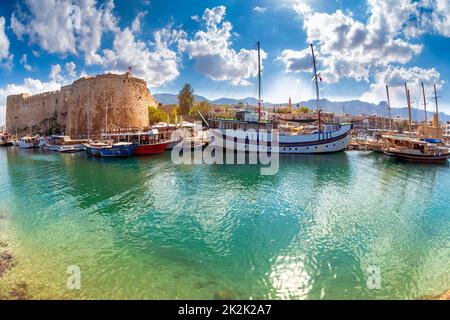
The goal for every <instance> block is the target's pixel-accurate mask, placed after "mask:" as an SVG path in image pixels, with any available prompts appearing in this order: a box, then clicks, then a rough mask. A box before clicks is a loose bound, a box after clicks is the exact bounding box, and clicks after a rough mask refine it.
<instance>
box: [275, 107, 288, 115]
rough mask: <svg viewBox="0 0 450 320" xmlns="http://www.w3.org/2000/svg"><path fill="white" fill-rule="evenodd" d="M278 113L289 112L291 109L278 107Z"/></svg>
mask: <svg viewBox="0 0 450 320" xmlns="http://www.w3.org/2000/svg"><path fill="white" fill-rule="evenodd" d="M276 113H278V114H286V113H289V109H288V108H281V109H277V111H276Z"/></svg>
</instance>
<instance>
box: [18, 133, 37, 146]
mask: <svg viewBox="0 0 450 320" xmlns="http://www.w3.org/2000/svg"><path fill="white" fill-rule="evenodd" d="M18 146H19V148H20V149H33V148H36V147H37V146H38V137H30V136H25V137H22V138H20V139H19V142H18Z"/></svg>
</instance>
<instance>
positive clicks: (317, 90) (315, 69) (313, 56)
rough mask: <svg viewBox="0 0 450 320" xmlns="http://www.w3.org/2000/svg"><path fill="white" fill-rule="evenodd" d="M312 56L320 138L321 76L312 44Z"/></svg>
mask: <svg viewBox="0 0 450 320" xmlns="http://www.w3.org/2000/svg"><path fill="white" fill-rule="evenodd" d="M311 55H312V59H313V66H314V82H315V84H316V110H317V112H318V118H319V119H318V120H319V123H318V125H317V126H318V131H319V136H320V109H319V99H320V96H319V79H318V78H319V75H318V74H317V66H316V56H315V55H314V46H313V44H312V43H311Z"/></svg>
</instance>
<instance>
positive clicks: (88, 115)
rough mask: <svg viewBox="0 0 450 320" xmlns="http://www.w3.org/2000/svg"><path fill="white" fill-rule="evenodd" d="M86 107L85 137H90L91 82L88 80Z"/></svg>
mask: <svg viewBox="0 0 450 320" xmlns="http://www.w3.org/2000/svg"><path fill="white" fill-rule="evenodd" d="M88 90H89V93H88V107H87V112H86V117H87V137H88V139H90V121H89V120H90V116H91V113H90V109H91V83H90V82H89V80H88Z"/></svg>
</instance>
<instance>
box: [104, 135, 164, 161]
mask: <svg viewBox="0 0 450 320" xmlns="http://www.w3.org/2000/svg"><path fill="white" fill-rule="evenodd" d="M161 136H162V135H161V134H160V132H159V131H158V129H150V130H148V131H145V132H140V131H137V132H131V131H127V130H126V129H125V131H123V132H116V133H109V134H107V135H103V138H105V139H108V140H109V139H110V140H111V141H113V143H114V144H117V143H120V142H126V143H136V144H137V145H138V146H137V148H136V150H135V151H134V155H151V154H158V153H163V152H165V151H166V149H167V147H168V146H169V144H170V140H165V139H164V138H163V137H161Z"/></svg>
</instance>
